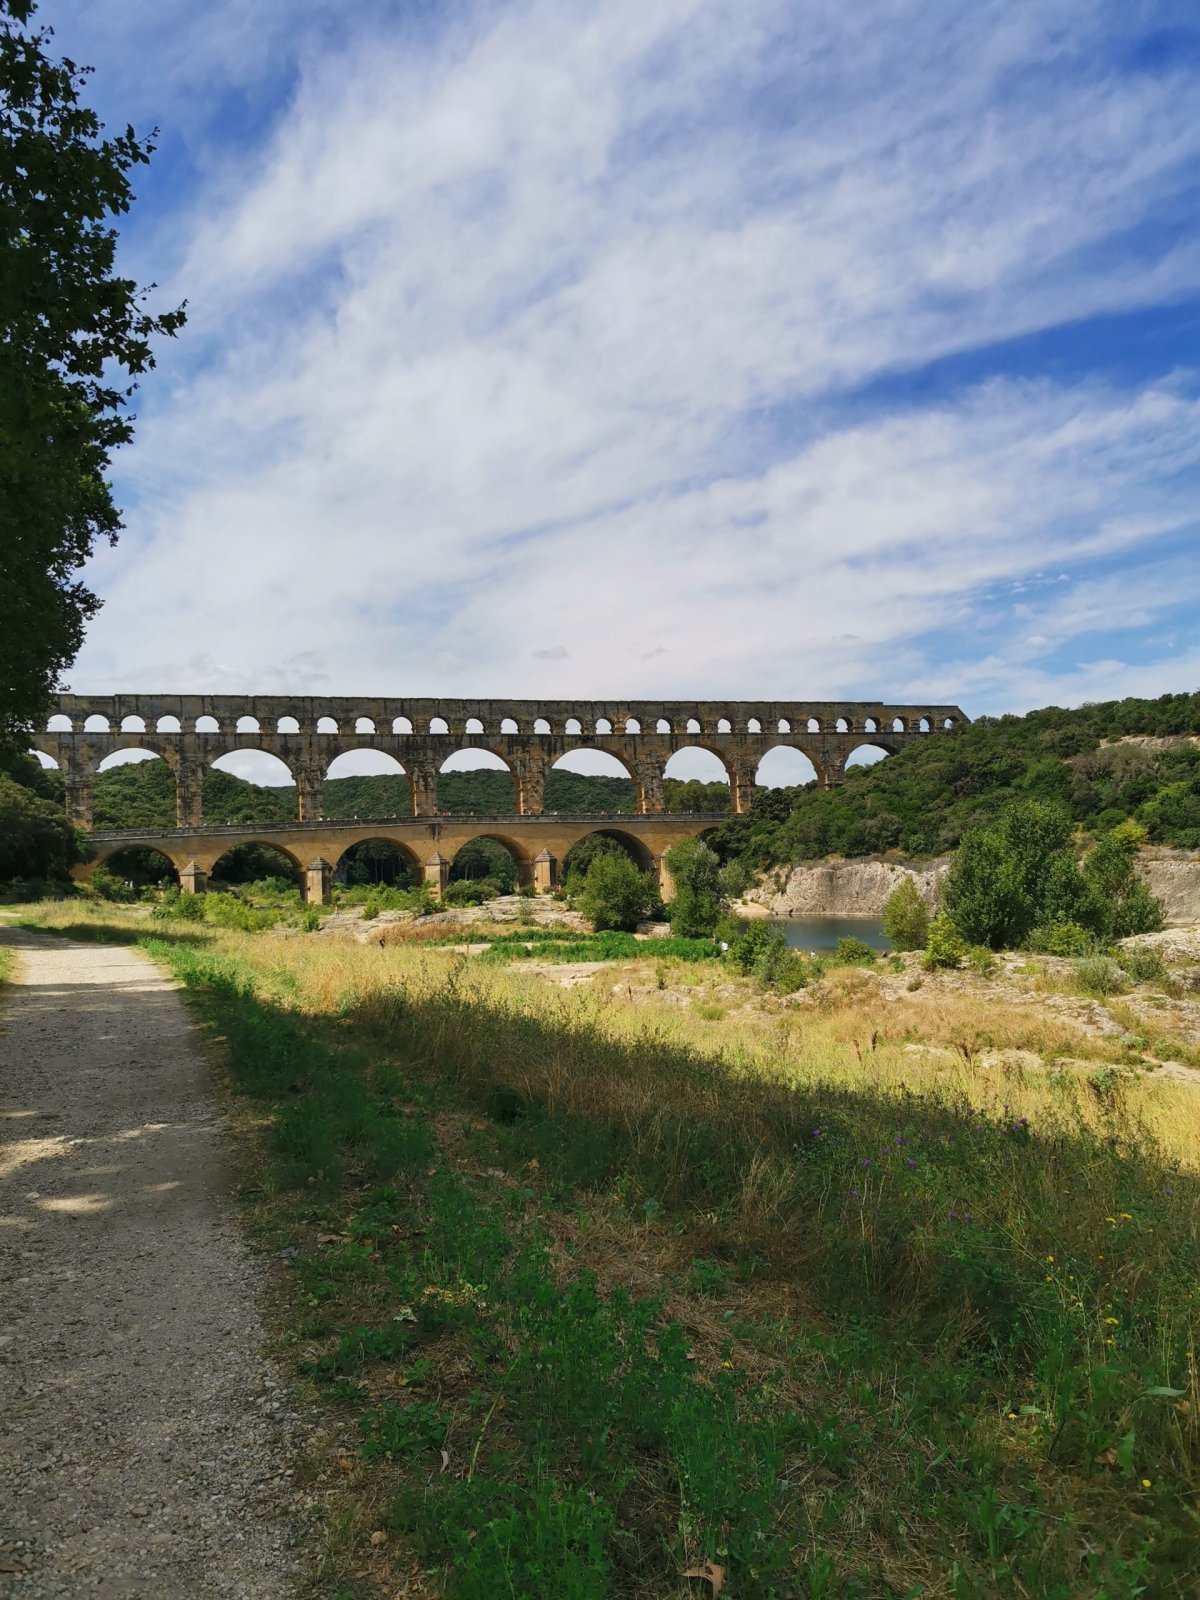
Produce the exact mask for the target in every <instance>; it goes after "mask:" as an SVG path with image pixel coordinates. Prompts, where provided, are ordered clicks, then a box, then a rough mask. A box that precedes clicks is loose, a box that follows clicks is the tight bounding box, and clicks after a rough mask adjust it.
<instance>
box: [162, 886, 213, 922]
mask: <svg viewBox="0 0 1200 1600" xmlns="http://www.w3.org/2000/svg"><path fill="white" fill-rule="evenodd" d="M150 915H151V917H153V918H154V920H155V921H156V922H165V921H168V920H174V921H178V922H203V921H204V896H203V895H201V894H180V892H179V890H178V889H167V890H166V891H165V892H164V894H163V895H162V897H161V898H160V899H159V901H158V903H157V904H156V905H154V906H151V908H150Z"/></svg>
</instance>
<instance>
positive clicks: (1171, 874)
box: [746, 847, 1200, 927]
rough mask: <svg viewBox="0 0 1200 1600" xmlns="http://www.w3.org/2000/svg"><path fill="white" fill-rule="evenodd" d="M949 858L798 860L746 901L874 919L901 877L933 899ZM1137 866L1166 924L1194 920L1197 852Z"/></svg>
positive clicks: (1149, 858)
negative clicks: (920, 860) (919, 860)
mask: <svg viewBox="0 0 1200 1600" xmlns="http://www.w3.org/2000/svg"><path fill="white" fill-rule="evenodd" d="M950 861H951V857H949V856H937V857H934V858H933V859H932V860H929V861H922V862H914V863H912V864H908V863H905V862H902V861H896V860H892V859H887V858H880V857H877V856H876V857H872V856H864V857H859V858H855V859H852V860H842V859H838V858H836V857H835V858H832V859H830V860H827V861H804V862H801V863H800V865H799V866H796V867H776V868H775V869H774V870H772V871H770V872H767V873H765V874H764V875H763V877H762V879H761V881H760V882H759V883H758V884H756V885H755V887H754V888H753V889H751V890H750V891H749V892H748V893H747V895H746V899H747V900H748V901H750V902H751V903H752V904H757V905H761V906H764V907H765V908H766V909H767V911H768V912H769V913H770V915H771V916H773V917H809V916H812V917H878V916H881V915H882V913H883V908H884V906H885V904H886V903H887V897H888V895H890V894H891V892H892V890H893V889H894V888H895V887H896V885H897V884H898V883H899V882H900V880H901V878H912V879H913V880H914V881H915V883H916V885H917V888H918V889H919V890H920V892H921V895H922V897H923V899H924V900H925V903H926V905H928V906H929V907H930V909H932V908H933V907H934V906H935V905H936V903H937V897H938V891H939V890H940V888H941V884H942V879H943V878H944V877H945V876H946V873H947V872H948V871H949V870H950ZM1138 870H1139V871H1140V872H1141V873H1142V875H1143V876H1144V877H1145V878H1146V880H1147V882H1148V883H1149V885H1150V887H1151V888H1152V889H1153V890H1154V893H1155V894H1156V895H1157V896H1158V897H1159V899H1160V900H1161V901H1162V903H1163V911H1164V913H1165V916H1166V920H1167V923H1168V924H1169V925H1170V926H1172V927H1178V926H1180V925H1181V924H1184V923H1190V922H1200V850H1164V849H1159V848H1157V847H1154V848H1151V849H1147V850H1144V851H1143V852H1142V857H1141V860H1140V862H1139V863H1138Z"/></svg>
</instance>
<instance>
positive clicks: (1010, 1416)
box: [1008, 1411, 1017, 1421]
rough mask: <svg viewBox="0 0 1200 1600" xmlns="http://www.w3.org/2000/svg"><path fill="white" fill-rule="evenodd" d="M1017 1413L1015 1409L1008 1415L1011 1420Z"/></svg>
mask: <svg viewBox="0 0 1200 1600" xmlns="http://www.w3.org/2000/svg"><path fill="white" fill-rule="evenodd" d="M1016 1414H1017V1413H1016V1412H1015V1411H1010V1412H1009V1413H1008V1415H1009V1419H1010V1421H1011V1419H1012V1418H1013V1417H1015V1416H1016Z"/></svg>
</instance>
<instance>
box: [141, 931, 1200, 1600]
mask: <svg viewBox="0 0 1200 1600" xmlns="http://www.w3.org/2000/svg"><path fill="white" fill-rule="evenodd" d="M565 942H566V943H567V944H571V943H572V941H565ZM147 948H148V949H149V950H150V951H151V953H152V954H153V955H155V957H156V958H157V959H159V960H161V961H163V962H164V963H166V964H167V965H168V966H169V967H170V968H171V969H172V970H173V971H174V972H175V973H176V975H177V976H178V977H180V978H181V979H182V980H183V981H184V983H185V984H186V985H187V986H188V989H189V991H190V993H191V994H192V996H193V997H194V998H195V1000H196V1002H197V1004H198V1005H199V1006H200V1008H201V1011H202V1014H203V1015H204V1016H205V1017H206V1018H207V1019H208V1020H209V1021H210V1023H211V1024H212V1026H213V1027H214V1029H215V1030H217V1031H219V1033H220V1034H221V1035H222V1036H223V1038H224V1039H225V1041H226V1049H227V1051H228V1055H229V1061H230V1066H231V1070H232V1073H233V1076H234V1080H235V1082H236V1084H237V1086H238V1088H239V1090H240V1091H241V1092H242V1094H244V1095H245V1096H246V1097H247V1099H248V1100H249V1102H251V1103H252V1104H253V1105H254V1106H255V1107H257V1108H258V1109H259V1111H260V1112H262V1113H265V1116H266V1119H267V1124H268V1127H269V1132H268V1133H267V1134H266V1135H264V1138H265V1140H266V1145H267V1148H266V1150H265V1151H264V1159H263V1161H262V1163H261V1179H260V1182H261V1185H262V1198H263V1203H264V1205H266V1206H267V1208H268V1209H269V1211H270V1214H271V1216H272V1218H273V1219H274V1221H273V1225H274V1226H275V1227H277V1228H278V1229H279V1230H281V1231H286V1235H287V1237H288V1238H289V1240H291V1241H293V1242H295V1243H296V1245H297V1247H298V1254H297V1255H296V1257H295V1258H294V1267H293V1270H294V1272H295V1274H296V1294H295V1297H294V1319H295V1320H294V1327H293V1339H294V1347H295V1349H296V1352H297V1358H298V1360H299V1361H300V1362H301V1364H302V1365H303V1367H304V1369H305V1371H306V1373H307V1377H308V1381H310V1382H311V1383H312V1384H313V1385H315V1387H316V1389H317V1390H318V1392H319V1393H320V1394H322V1395H323V1396H325V1398H326V1400H327V1402H328V1404H329V1405H330V1406H333V1407H337V1408H339V1409H340V1410H342V1411H343V1412H344V1411H345V1410H346V1408H349V1409H350V1412H351V1413H352V1414H353V1413H354V1412H357V1413H358V1421H357V1424H355V1429H356V1431H357V1433H358V1436H359V1438H360V1440H361V1446H360V1460H359V1465H358V1467H357V1468H355V1474H356V1475H355V1476H353V1477H352V1480H351V1481H352V1483H353V1485H354V1494H356V1495H358V1496H359V1497H360V1499H361V1503H362V1505H363V1507H364V1508H367V1509H365V1510H364V1512H363V1515H364V1516H365V1517H366V1519H367V1520H366V1521H365V1522H361V1523H360V1524H359V1525H358V1531H357V1533H354V1532H352V1533H351V1534H349V1535H347V1540H346V1548H345V1551H344V1570H341V1571H340V1577H341V1580H342V1581H344V1582H345V1583H346V1584H347V1585H348V1587H346V1588H345V1590H344V1592H345V1593H346V1594H357V1593H360V1592H361V1593H363V1594H365V1593H366V1592H368V1591H366V1590H361V1591H360V1590H359V1589H357V1588H355V1587H354V1581H355V1580H353V1577H352V1573H353V1571H354V1570H356V1569H357V1566H358V1565H359V1564H360V1563H361V1560H362V1551H363V1550H364V1549H365V1548H367V1546H366V1539H367V1535H368V1531H369V1529H370V1528H372V1527H379V1526H381V1525H382V1526H384V1527H385V1530H389V1531H390V1532H391V1534H392V1542H391V1545H390V1546H389V1548H395V1549H396V1550H397V1551H398V1552H403V1551H406V1550H412V1551H415V1552H416V1554H417V1556H418V1557H419V1559H420V1560H421V1562H422V1563H423V1564H424V1565H425V1566H426V1567H428V1568H432V1569H438V1570H444V1571H445V1572H446V1573H447V1574H448V1575H449V1581H450V1583H451V1585H452V1587H451V1590H450V1591H449V1592H452V1593H453V1594H454V1595H455V1596H458V1597H462V1596H469V1597H479V1600H482V1597H484V1596H492V1595H495V1594H511V1595H522V1596H530V1597H542V1596H545V1597H547V1600H549V1597H551V1596H554V1597H567V1600H590V1597H592V1596H595V1597H597V1600H599V1597H600V1596H605V1597H609V1596H630V1597H632V1596H654V1595H664V1596H665V1595H672V1594H677V1593H679V1592H681V1591H680V1588H679V1576H678V1575H679V1573H680V1572H681V1571H682V1569H683V1568H684V1567H686V1566H691V1565H703V1563H704V1562H705V1561H707V1560H711V1561H714V1562H716V1563H718V1564H719V1565H721V1566H723V1567H724V1568H725V1569H726V1573H727V1578H726V1582H727V1589H728V1592H729V1593H731V1594H732V1595H734V1596H737V1597H739V1600H755V1597H760V1600H769V1597H779V1600H783V1597H785V1596H799V1595H805V1596H815V1595H825V1596H830V1597H832V1596H838V1597H842V1596H863V1597H866V1596H876V1595H878V1596H883V1595H900V1594H908V1595H914V1596H915V1595H918V1594H920V1595H928V1596H947V1597H953V1600H974V1597H980V1600H982V1597H985V1596H991V1595H1000V1594H1013V1593H1016V1594H1022V1593H1023V1594H1027V1595H1037V1596H1046V1597H1054V1600H1070V1597H1074V1596H1076V1595H1080V1594H1087V1595H1089V1596H1105V1597H1108V1600H1132V1597H1133V1596H1135V1595H1141V1594H1146V1595H1152V1596H1184V1595H1191V1594H1193V1593H1194V1592H1195V1589H1196V1583H1197V1578H1198V1573H1200V1565H1198V1563H1200V1525H1198V1522H1197V1516H1196V1510H1195V1500H1194V1496H1195V1491H1196V1488H1197V1484H1198V1473H1197V1466H1198V1464H1200V1463H1198V1449H1197V1445H1198V1440H1197V1427H1196V1403H1197V1399H1198V1398H1200V1397H1198V1395H1197V1390H1196V1384H1195V1377H1194V1337H1195V1329H1196V1318H1197V1309H1198V1293H1197V1270H1196V1269H1197V1263H1198V1259H1200V1257H1198V1253H1197V1240H1196V1218H1197V1215H1198V1214H1200V1184H1198V1182H1197V1178H1196V1175H1195V1174H1194V1173H1193V1172H1191V1171H1188V1170H1185V1169H1182V1168H1179V1167H1176V1166H1174V1165H1172V1164H1171V1163H1169V1162H1167V1161H1166V1160H1165V1159H1164V1158H1163V1157H1161V1156H1160V1155H1159V1153H1158V1152H1156V1151H1155V1150H1154V1148H1153V1147H1152V1146H1151V1145H1150V1143H1149V1142H1148V1140H1147V1139H1145V1138H1143V1137H1141V1136H1139V1134H1138V1131H1137V1129H1136V1127H1126V1126H1122V1127H1121V1131H1120V1135H1119V1137H1118V1136H1110V1137H1105V1136H1098V1135H1096V1134H1093V1133H1089V1132H1088V1131H1087V1130H1085V1129H1081V1128H1076V1127H1072V1126H1071V1125H1069V1124H1067V1123H1063V1124H1061V1125H1056V1126H1047V1127H1045V1128H1034V1127H1031V1126H1029V1125H1028V1124H1027V1123H1025V1122H1024V1121H1023V1119H1021V1118H1018V1117H1016V1116H1013V1117H1011V1118H1003V1117H994V1116H987V1115H984V1114H983V1113H982V1112H981V1111H980V1109H979V1108H977V1107H969V1106H966V1105H962V1104H955V1103H950V1102H947V1101H946V1100H944V1099H938V1098H936V1097H935V1096H934V1095H932V1094H929V1093H926V1094H917V1093H912V1094H909V1095H906V1096H902V1097H901V1098H899V1099H896V1098H895V1097H894V1096H887V1095H883V1094H879V1095H874V1094H872V1093H871V1092H870V1091H869V1090H859V1091H856V1092H850V1091H847V1090H846V1089H844V1088H839V1087H838V1086H837V1085H836V1084H835V1083H832V1082H830V1083H821V1082H810V1083H807V1084H805V1085H804V1086H803V1087H801V1088H795V1089H793V1088H788V1087H787V1086H786V1085H785V1084H783V1083H767V1082H763V1081H762V1080H759V1079H752V1078H749V1077H746V1076H744V1075H739V1073H738V1071H737V1068H736V1064H735V1063H733V1062H731V1061H729V1060H726V1059H723V1058H722V1057H721V1055H720V1054H717V1053H714V1054H711V1055H705V1054H702V1053H700V1052H699V1051H698V1050H697V1049H696V1048H695V1047H691V1046H686V1045H683V1044H680V1043H679V1042H677V1041H674V1040H672V1039H669V1038H666V1037H663V1038H660V1039H657V1040H651V1039H649V1038H646V1037H643V1038H641V1039H634V1038H629V1037H619V1036H616V1035H614V1034H613V1033H612V1032H611V1031H606V1029H605V1026H604V1022H603V1018H602V1017H599V1016H598V1015H597V1014H595V1013H594V1012H590V1011H588V1010H586V1009H583V1010H581V1011H580V1012H579V1013H578V1015H577V1016H576V1017H575V1019H574V1020H573V1021H571V1022H563V1023H561V1024H560V1025H559V1026H557V1027H554V1028H550V1027H548V1026H547V1024H546V1021H545V1019H544V1018H542V1017H540V1016H538V1015H536V1014H534V1012H533V1011H532V1010H531V1009H530V1008H529V1007H528V1006H526V1005H525V1004H524V1003H523V1002H522V1000H521V998H520V991H519V990H514V992H513V996H512V999H511V1001H509V1002H505V1001H503V1000H501V999H497V998H495V996H493V997H492V998H487V997H483V996H481V995H480V994H479V993H473V992H469V991H467V990H465V989H464V988H463V987H462V986H461V984H460V983H459V982H458V980H457V979H456V978H455V976H454V972H453V970H452V969H447V976H446V979H445V981H444V983H443V984H442V985H441V986H440V987H434V988H430V987H422V986H421V985H420V984H418V983H415V982H414V983H411V984H408V983H405V981H404V978H403V973H401V974H400V976H399V979H397V975H396V972H395V969H394V968H392V967H389V968H387V976H386V978H381V979H380V980H379V981H377V982H376V983H375V984H374V985H373V986H368V987H364V988H361V989H359V990H357V991H354V992H347V993H346V995H345V996H344V998H343V999H342V1000H341V1001H340V1002H339V1003H338V1005H337V1006H336V1008H331V1009H330V1010H328V1011H325V1012H320V1011H318V1012H317V1013H316V1014H311V1013H310V1014H306V1013H304V1012H302V1011H300V1010H297V1009H290V1008H289V1007H288V1005H287V1004H286V1003H284V1002H283V1001H281V1000H280V999H278V998H274V999H273V998H271V985H272V982H273V981H274V980H273V979H272V977H271V968H270V963H269V958H264V959H263V961H262V962H261V963H260V962H259V961H258V958H257V955H256V954H255V953H253V952H252V953H251V955H250V956H245V955H243V956H242V957H241V958H240V959H239V958H235V957H234V956H232V955H230V954H228V953H225V952H223V951H222V950H220V949H219V948H205V947H200V946H197V945H191V944H188V943H185V942H174V943H166V942H159V941H155V940H150V941H148V942H147ZM389 954H390V953H389ZM364 959H365V958H364ZM380 970H381V972H382V971H383V970H384V969H383V968H381V969H380ZM499 992H500V991H497V993H499ZM1112 1096H1113V1104H1114V1105H1116V1103H1117V1099H1118V1098H1119V1085H1117V1086H1114V1088H1113V1091H1112ZM1113 1126H1114V1127H1115V1126H1116V1124H1113ZM443 1451H444V1452H445V1455H444V1456H443V1454H442V1452H443ZM381 1506H382V1508H383V1509H382V1511H381V1510H380V1507H381ZM380 1518H382V1519H383V1520H382V1522H381V1521H380V1520H379V1519H380ZM348 1525H350V1526H353V1518H351V1521H350V1524H348ZM356 1540H357V1541H358V1542H357V1544H356V1543H355V1541H356ZM327 1576H328V1575H327ZM329 1581H330V1582H332V1578H330V1579H329ZM338 1592H342V1591H341V1590H339V1591H338ZM371 1592H374V1591H371Z"/></svg>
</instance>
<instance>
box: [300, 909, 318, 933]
mask: <svg viewBox="0 0 1200 1600" xmlns="http://www.w3.org/2000/svg"><path fill="white" fill-rule="evenodd" d="M300 926H301V928H302V929H303V931H304V932H305V933H316V931H317V929H318V928H319V927H320V926H321V913H320V912H319V911H318V910H317V908H316V906H306V907H305V909H304V914H303V915H302V916H301V918H300Z"/></svg>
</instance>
